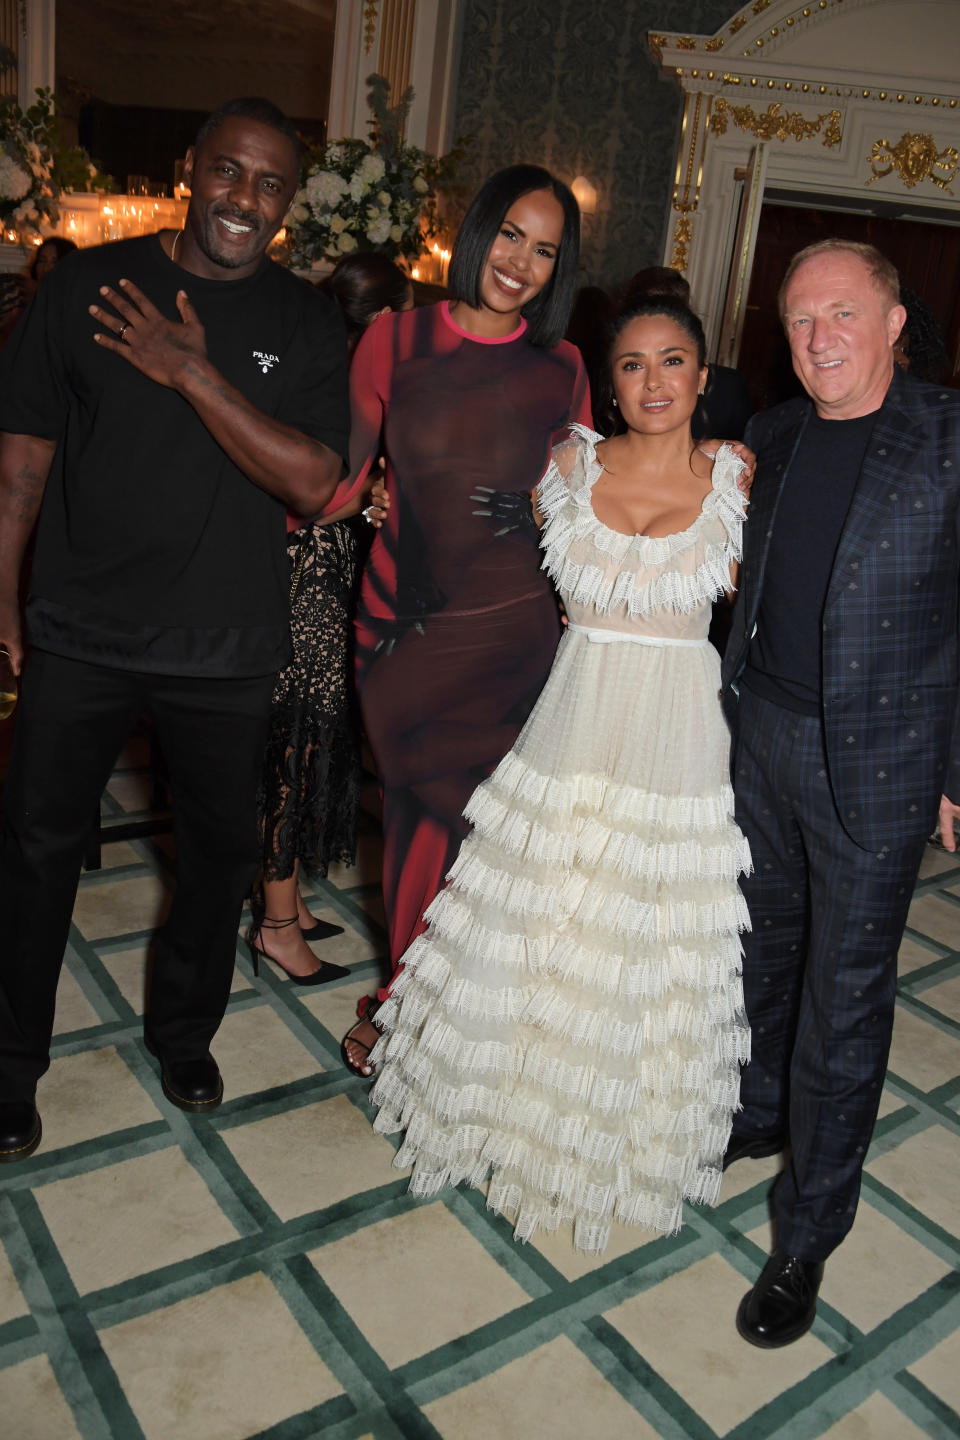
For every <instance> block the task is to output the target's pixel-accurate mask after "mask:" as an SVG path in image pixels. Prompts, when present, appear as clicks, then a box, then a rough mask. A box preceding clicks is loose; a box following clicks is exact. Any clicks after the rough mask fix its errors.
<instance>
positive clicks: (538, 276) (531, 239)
mask: <svg viewBox="0 0 960 1440" xmlns="http://www.w3.org/2000/svg"><path fill="white" fill-rule="evenodd" d="M562 237H563V209H562V207H561V205H560V201H559V200H558V199H557V197H556V196H555V195H554V193H553V191H552V190H531V191H530V193H529V194H527V195H521V196H520V198H519V199H518V200H514V202H513V204H512V205H511V206H510V207H509V209H508V210H507V213H506V215H505V216H504V217H503V220H502V221H501V223H500V229H499V230H498V231H497V234H496V237H495V239H494V242H493V244H492V245H491V246H490V249H489V251H488V252H487V258H486V260H485V261H484V265H483V271H482V273H481V276H480V304H481V307H482V308H484V309H486V310H488V311H492V312H493V313H494V314H495V315H502V316H510V317H512V316H519V314H520V311H521V310H522V309H523V307H524V306H525V305H528V304H529V303H530V301H531V300H533V299H535V298H536V296H537V295H539V294H540V291H541V290H542V289H543V288H544V286H545V285H547V284H548V283H549V281H550V277H551V275H552V274H553V270H554V266H555V265H556V263H557V255H558V253H559V250H560V241H561V239H562Z"/></svg>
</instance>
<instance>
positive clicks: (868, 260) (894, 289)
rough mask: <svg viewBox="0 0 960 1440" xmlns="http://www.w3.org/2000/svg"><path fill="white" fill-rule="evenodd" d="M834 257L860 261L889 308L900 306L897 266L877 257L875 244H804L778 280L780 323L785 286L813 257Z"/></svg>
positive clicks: (884, 257) (879, 256) (827, 242)
mask: <svg viewBox="0 0 960 1440" xmlns="http://www.w3.org/2000/svg"><path fill="white" fill-rule="evenodd" d="M836 254H839V255H852V256H853V257H854V259H855V260H859V261H861V262H862V264H863V265H865V266H866V268H867V271H868V273H869V275H870V279H871V280H872V281H873V283H874V285H875V286H876V288H877V289H878V290H880V291H881V292H883V293H884V294H886V295H887V297H888V298H889V300H890V306H891V309H892V308H893V306H894V305H899V304H900V276H899V275H898V274H897V267H896V266H895V265H894V264H892V263H891V261H889V260H888V259H887V257H886V255H881V253H880V251H879V250H878V249H877V248H876V246H875V245H863V244H861V243H860V241H859V240H818V241H817V243H816V244H815V245H807V246H806V247H805V248H804V249H803V250H798V251H797V253H796V255H794V257H793V259H792V260H791V261H790V264H789V265H788V266H787V272H786V274H785V275H784V277H783V279H782V280H781V282H780V289H779V290H778V292H777V309H778V310H779V312H780V319H781V320H782V319H783V315H784V300H785V298H786V294H787V286H788V285H789V284H790V281H791V280H792V278H793V276H794V275H795V273H796V272H797V270H799V269H800V266H801V265H805V264H806V262H807V261H808V260H812V259H814V257H815V256H817V255H836Z"/></svg>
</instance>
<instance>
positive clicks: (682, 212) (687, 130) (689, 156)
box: [670, 92, 710, 270]
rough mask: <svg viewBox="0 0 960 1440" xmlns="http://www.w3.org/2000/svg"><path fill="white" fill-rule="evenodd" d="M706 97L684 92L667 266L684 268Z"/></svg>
mask: <svg viewBox="0 0 960 1440" xmlns="http://www.w3.org/2000/svg"><path fill="white" fill-rule="evenodd" d="M709 117H710V99H709V96H705V95H703V94H702V93H700V92H698V93H697V94H695V95H688V96H687V97H686V99H685V101H684V106H683V123H682V125H681V128H680V148H679V151H678V154H677V173H676V176H675V177H674V182H673V201H672V208H673V211H674V214H675V215H676V216H677V219H676V221H675V223H674V227H673V252H672V254H671V257H670V265H671V268H672V269H674V270H686V268H687V263H688V260H689V256H690V242H691V240H692V238H693V217H694V214H695V213H696V209H697V204H698V202H699V199H700V186H701V185H702V183H703V164H704V156H705V152H706V145H707V134H708V130H709V124H708V122H709Z"/></svg>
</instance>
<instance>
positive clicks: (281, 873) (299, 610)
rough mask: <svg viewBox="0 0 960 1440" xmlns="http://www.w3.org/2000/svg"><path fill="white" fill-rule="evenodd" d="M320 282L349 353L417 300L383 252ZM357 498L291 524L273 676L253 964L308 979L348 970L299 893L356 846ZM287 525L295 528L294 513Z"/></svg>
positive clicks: (343, 265)
mask: <svg viewBox="0 0 960 1440" xmlns="http://www.w3.org/2000/svg"><path fill="white" fill-rule="evenodd" d="M323 288H324V289H326V290H327V291H328V292H329V293H330V294H332V295H333V297H334V299H336V300H337V302H338V303H339V305H340V307H341V309H342V310H343V313H344V319H345V320H346V323H347V343H348V347H349V349H350V351H351V354H352V352H353V348H354V347H355V345H356V343H357V341H358V340H359V338H360V336H361V335H362V333H363V331H364V330H365V329H366V327H367V326H368V325H369V324H370V323H371V322H372V321H373V320H375V319H376V318H377V316H378V315H382V314H384V313H385V312H386V311H389V310H406V309H409V308H410V306H411V305H412V303H413V300H412V292H411V288H410V281H409V280H408V279H407V277H406V276H405V275H404V274H403V273H402V272H401V271H400V270H398V269H397V267H396V266H395V265H393V264H392V263H391V262H390V261H389V260H387V259H385V258H384V257H383V256H381V255H369V254H368V255H350V256H347V257H345V258H344V259H343V260H341V261H340V263H339V264H338V265H337V267H336V269H335V270H334V272H333V274H332V275H331V276H330V278H329V279H328V280H327V281H326V282H325V284H324V287H323ZM363 503H364V500H363V498H362V497H361V496H357V497H356V499H355V500H353V501H352V502H351V503H350V504H348V505H346V506H344V507H343V509H341V510H338V511H335V512H334V513H333V514H332V515H329V516H324V517H323V519H322V520H321V521H316V522H308V523H307V524H301V525H299V527H298V528H297V529H293V530H291V533H290V535H289V539H288V546H287V554H288V557H289V560H290V579H291V586H290V594H291V601H290V635H291V640H292V642H293V659H292V661H291V662H290V664H289V665H288V666H287V667H286V669H284V670H282V671H281V672H280V674H279V675H278V676H277V683H276V688H275V690H274V695H273V715H272V720H271V728H270V736H269V740H268V742H267V751H266V756H265V760H264V768H263V778H262V781H261V786H260V806H259V809H260V833H261V843H262V853H263V860H262V866H263V888H262V892H261V895H260V896H259V897H258V902H257V903H256V904H255V905H254V924H253V929H252V930H251V933H250V945H251V949H252V951H253V960H254V968H255V970H256V969H258V968H259V959H260V956H261V955H265V956H266V957H267V959H269V960H272V961H273V962H274V964H276V965H279V966H280V968H281V969H282V970H285V971H286V973H287V974H288V975H289V976H290V978H291V979H292V980H294V981H296V982H297V983H298V984H300V985H318V984H322V983H323V982H324V981H326V980H333V979H336V978H337V977H338V976H340V975H344V974H346V971H345V970H344V969H343V968H342V967H341V966H339V965H331V964H329V963H326V962H320V963H319V964H318V962H317V958H316V956H315V955H314V954H313V952H312V951H311V950H310V949H309V948H308V946H307V944H306V941H307V940H323V939H326V938H328V937H329V936H331V935H338V934H340V933H341V930H342V926H339V925H330V924H327V923H326V922H324V921H322V920H316V919H315V918H314V917H313V916H312V915H311V914H310V913H309V911H308V910H307V908H306V906H305V904H304V902H303V899H302V897H301V895H300V889H299V884H298V879H299V872H300V870H301V869H303V870H304V871H305V872H306V873H307V874H308V875H310V876H320V877H322V876H324V875H326V873H327V868H328V866H329V865H331V864H335V863H337V862H338V861H342V862H344V863H346V864H349V863H351V862H352V861H353V859H354V855H355V851H356V824H357V801H358V790H359V758H358V753H357V731H356V724H355V721H354V716H353V712H352V705H351V689H352V687H351V684H350V683H349V682H348V638H349V636H350V632H351V627H352V622H353V609H354V599H355V592H356V585H357V575H358V568H359V556H358V548H359V541H358V535H357V519H356V515H357V512H358V511H359V509H360V507H361V505H363ZM289 523H290V524H296V523H297V522H296V520H295V519H293V518H292V519H291V521H290V522H289Z"/></svg>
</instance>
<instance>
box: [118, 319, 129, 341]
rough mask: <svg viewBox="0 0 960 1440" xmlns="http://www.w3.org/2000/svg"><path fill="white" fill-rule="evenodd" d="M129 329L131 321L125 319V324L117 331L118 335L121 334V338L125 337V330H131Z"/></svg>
mask: <svg viewBox="0 0 960 1440" xmlns="http://www.w3.org/2000/svg"><path fill="white" fill-rule="evenodd" d="M129 329H130V321H129V320H124V322H123V324H122V325H121V326H120V329H119V330H118V331H117V334H118V336H119V338H120V339H121V340H122V339H123V332H124V330H129Z"/></svg>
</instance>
